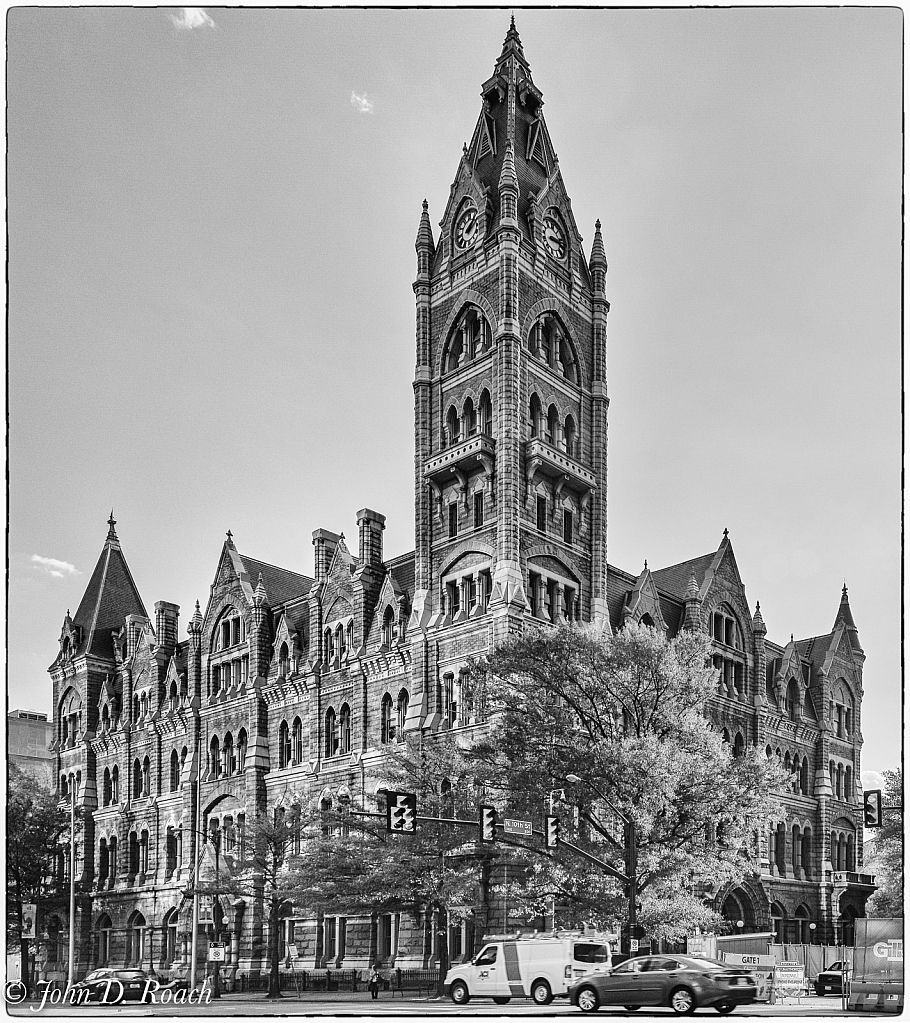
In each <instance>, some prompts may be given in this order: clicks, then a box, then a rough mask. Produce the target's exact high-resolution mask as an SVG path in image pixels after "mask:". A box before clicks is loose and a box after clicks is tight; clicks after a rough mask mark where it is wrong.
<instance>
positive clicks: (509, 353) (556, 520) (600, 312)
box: [411, 19, 609, 691]
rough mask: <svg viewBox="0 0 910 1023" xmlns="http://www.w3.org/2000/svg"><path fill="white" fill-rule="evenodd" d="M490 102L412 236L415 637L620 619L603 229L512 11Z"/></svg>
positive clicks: (493, 637)
mask: <svg viewBox="0 0 910 1023" xmlns="http://www.w3.org/2000/svg"><path fill="white" fill-rule="evenodd" d="M481 96H482V108H481V111H480V116H479V117H478V119H477V124H476V127H475V128H474V132H473V135H472V136H471V141H470V143H469V144H467V145H465V147H464V149H463V152H462V155H461V160H460V161H459V164H458V170H457V172H456V175H455V180H454V182H453V184H452V187H451V190H450V194H449V200H448V203H447V206H446V209H445V212H444V214H443V217H442V220H441V221H440V224H439V228H440V233H439V235H438V237H437V238H436V239H434V237H433V231H432V228H431V225H430V218H429V213H428V209H427V204H426V203H424V209H423V214H422V216H421V220H420V228H419V231H418V235H417V242H416V249H417V280H416V281H415V283H414V292H415V295H416V300H417V324H416V330H417V338H416V340H417V366H416V373H415V380H414V392H415V445H416V450H415V514H416V557H415V580H414V601H413V611H412V615H411V630H412V636H415V637H416V636H417V635H422V636H424V637H426V636H427V634H428V633H434V632H436V630H448V629H449V628H454V627H458V626H459V625H461V624H462V623H464V624H465V625H468V624H469V623H472V622H473V623H476V624H477V625H479V624H480V622H481V621H482V622H483V623H484V626H485V629H484V631H485V633H486V637H487V643H489V642H490V641H492V642H496V641H497V640H499V639H500V638H502V637H504V636H506V635H508V634H509V633H510V632H515V631H519V630H521V629H522V628H523V627H524V622H525V620H526V619H527V618H528V617H529V616H530V617H534V618H537V619H540V620H545V621H557V620H560V619H561V618H568V619H572V620H575V619H581V620H585V621H594V622H597V623H599V624H601V625H602V626H603V627H604V628H609V619H608V615H607V610H606V576H607V543H606V522H607V517H606V507H607V504H606V499H607V451H606V441H607V405H608V399H607V388H606V320H607V311H608V309H609V303H608V302H607V299H606V294H605V282H606V271H607V262H606V258H605V255H604V248H603V242H602V239H601V235H600V223H599V222H598V224H597V226H596V229H595V235H594V242H593V245H592V248H591V255H590V259H587V258H586V257H585V254H584V251H583V249H582V238H581V235H580V234H579V231H578V227H577V225H576V223H575V218H574V216H573V215H572V204H571V201H570V199H569V196H568V194H567V192H566V189H565V185H564V183H563V178H562V173H561V171H560V167H559V161H558V158H557V155H556V151H555V148H554V146H553V142H552V140H551V138H550V133H549V131H548V129H547V125H546V122H545V120H544V116H543V94H542V93H541V91H540V90H539V89H538V88H537V86H536V85H535V84H534V82H533V80H532V77H531V68H530V65H529V64H528V61H527V59H526V57H525V55H524V51H523V48H522V45H521V40H520V39H519V36H518V32H517V30H516V28H515V22H514V19H513V20H512V24H511V27H510V28H509V31H508V33H507V35H506V38H505V42H504V44H503V48H502V53H501V54H500V56H499V58H498V59H497V61H496V64H495V67H494V69H493V74H492V76H491V77H490V78H489V79H488V80H487V81H486V82H484V84H483V86H482V88H481ZM441 639H442V637H441V636H440V637H439V640H440V641H441ZM420 660H421V657H420V656H417V657H416V658H415V665H414V666H415V674H418V675H419V674H424V680H423V681H424V684H426V682H427V681H428V679H427V675H426V673H425V670H426V669H429V668H430V666H429V665H424V670H419V669H418V664H417V662H418V661H420ZM433 674H434V672H433V671H432V670H429V675H430V676H432V675H433ZM415 683H418V685H416V686H415V688H416V689H417V690H418V691H419V690H420V688H421V686H420V684H419V680H418V678H415Z"/></svg>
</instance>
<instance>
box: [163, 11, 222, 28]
mask: <svg viewBox="0 0 910 1023" xmlns="http://www.w3.org/2000/svg"><path fill="white" fill-rule="evenodd" d="M171 21H173V23H174V24H175V25H176V26H177V28H181V29H186V31H188V32H189V31H190V30H191V29H194V28H214V27H215V22H214V21H212V19H211V18H210V17H209V16H208V15H207V14H206V13H205V9H204V8H202V7H181V8H180V13H179V14H172V15H171Z"/></svg>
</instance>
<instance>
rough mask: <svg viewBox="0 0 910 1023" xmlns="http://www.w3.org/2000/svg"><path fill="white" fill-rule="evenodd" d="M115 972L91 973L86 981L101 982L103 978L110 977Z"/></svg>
mask: <svg viewBox="0 0 910 1023" xmlns="http://www.w3.org/2000/svg"><path fill="white" fill-rule="evenodd" d="M113 972H114V971H113V970H95V971H93V972H92V973H90V974H89V975H88V976H87V977H86V978H85V979H86V980H100V979H101V978H102V977H109V976H110V975H111V974H112V973H113Z"/></svg>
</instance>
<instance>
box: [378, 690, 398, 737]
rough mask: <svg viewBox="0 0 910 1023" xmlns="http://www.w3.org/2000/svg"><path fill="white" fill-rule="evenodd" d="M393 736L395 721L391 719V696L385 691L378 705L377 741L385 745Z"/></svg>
mask: <svg viewBox="0 0 910 1023" xmlns="http://www.w3.org/2000/svg"><path fill="white" fill-rule="evenodd" d="M394 738H395V723H394V721H393V720H392V697H391V695H390V694H389V693H386V694H385V695H384V696H383V698H382V702H381V703H380V705H379V741H380V742H381V743H382V744H383V745H387V744H388V743H390V742H391V741H392V740H393V739H394Z"/></svg>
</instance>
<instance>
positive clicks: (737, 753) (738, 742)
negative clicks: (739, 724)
mask: <svg viewBox="0 0 910 1023" xmlns="http://www.w3.org/2000/svg"><path fill="white" fill-rule="evenodd" d="M745 752H746V740H745V739H744V738H743V733H742V732H737V733H736V737H735V738H734V740H733V756H734V757H741V756H742V755H743V754H744V753H745Z"/></svg>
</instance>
